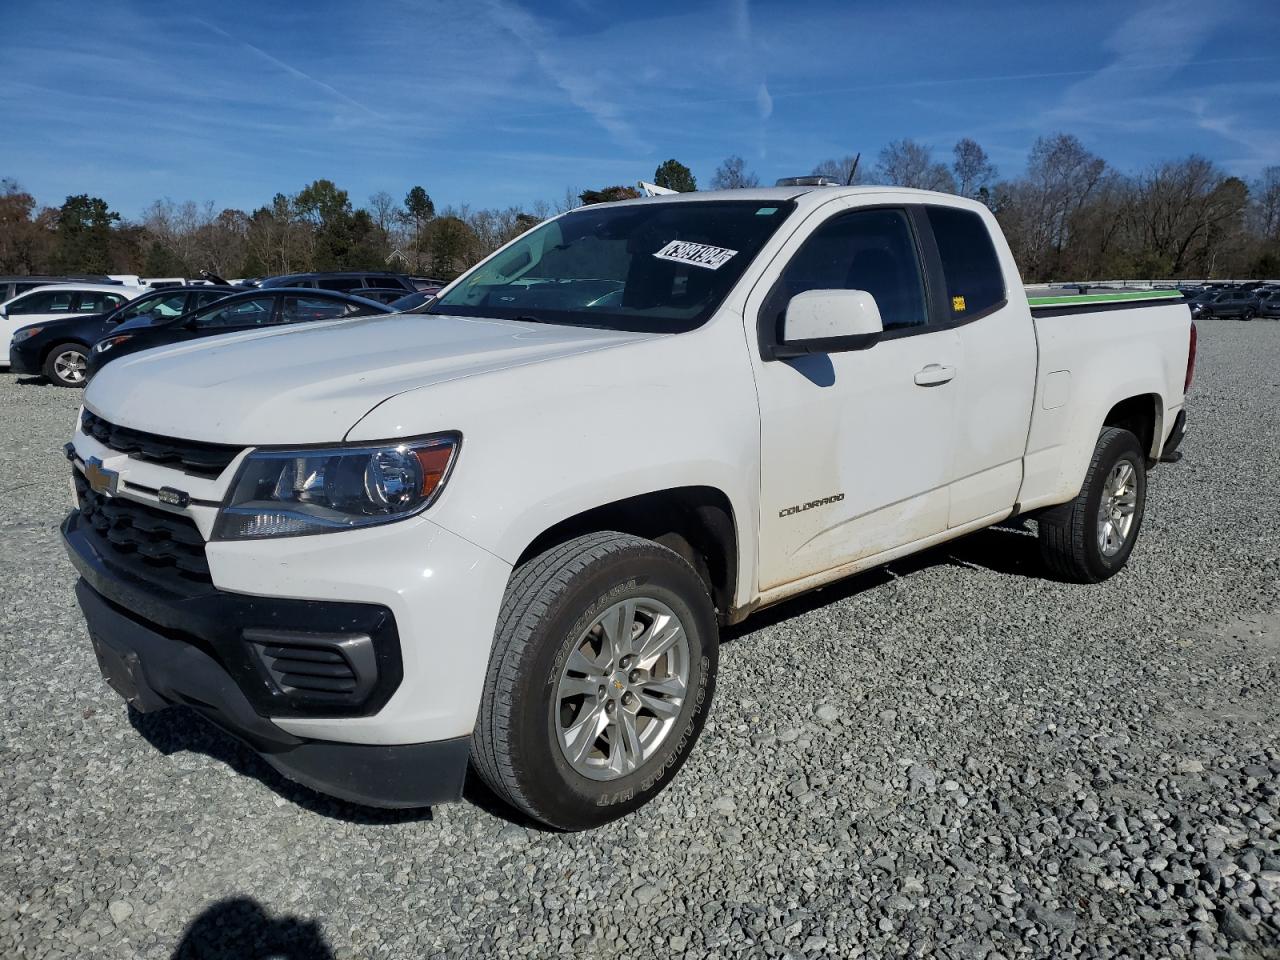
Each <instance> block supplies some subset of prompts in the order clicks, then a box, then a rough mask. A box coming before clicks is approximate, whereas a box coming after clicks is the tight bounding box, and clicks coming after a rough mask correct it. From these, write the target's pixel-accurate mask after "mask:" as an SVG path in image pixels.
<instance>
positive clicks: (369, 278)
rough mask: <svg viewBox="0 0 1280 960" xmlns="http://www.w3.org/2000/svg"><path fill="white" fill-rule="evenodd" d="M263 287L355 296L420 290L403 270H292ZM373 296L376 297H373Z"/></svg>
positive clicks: (261, 284)
mask: <svg viewBox="0 0 1280 960" xmlns="http://www.w3.org/2000/svg"><path fill="white" fill-rule="evenodd" d="M258 286H259V287H260V288H262V289H270V288H272V287H306V288H307V289H311V290H334V291H337V292H338V293H350V294H352V295H353V296H357V297H363V296H367V292H369V291H373V290H400V291H402V293H401V296H404V294H406V293H413V292H414V291H415V290H417V289H418V288H417V286H415V285H414V282H413V281H412V280H410V279H409V278H408V277H406V276H405V275H404V274H401V273H392V272H391V271H389V270H344V271H342V272H331V273H289V274H285V275H284V276H281V277H267V279H265V280H260V281H258ZM371 299H373V298H371Z"/></svg>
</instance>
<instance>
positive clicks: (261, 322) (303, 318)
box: [87, 287, 393, 378]
mask: <svg viewBox="0 0 1280 960" xmlns="http://www.w3.org/2000/svg"><path fill="white" fill-rule="evenodd" d="M391 312H393V311H392V310H391V308H390V307H388V306H386V305H385V304H381V303H377V302H375V301H373V300H364V299H362V298H360V297H353V296H349V295H348V294H345V293H334V292H333V291H331V290H306V289H293V288H289V287H275V288H272V289H270V290H246V291H244V292H242V293H234V294H231V295H230V296H223V297H220V298H219V299H218V300H217V302H216V303H211V304H210V305H208V306H206V307H202V308H200V309H198V310H196V311H194V312H192V313H186V314H183V315H182V316H179V317H169V318H158V317H154V316H151V315H148V316H141V317H138V318H136V319H133V320H129V321H126V322H125V323H122V324H120V325H119V326H118V327H116V328H115V329H114V330H113V331H111V333H110V334H108V335H107V336H105V337H103V338H102V339H100V340H98V341H97V342H96V343H95V344H94V345H93V349H92V350H91V351H90V352H89V365H88V371H87V374H88V376H89V377H90V378H92V377H93V375H94V374H95V373H97V372H98V370H100V369H101V368H102V367H103V366H104V365H105V364H107V363H110V362H111V361H113V360H119V359H120V358H121V357H124V356H128V355H129V354H131V353H137V352H138V351H140V350H150V349H151V348H152V347H159V346H164V345H166V344H173V343H184V342H186V341H188V340H198V339H200V338H201V337H212V336H217V335H218V334H222V333H231V332H232V331H235V330H241V331H243V330H253V329H256V328H259V327H280V326H284V325H286V324H292V323H309V322H311V321H315V320H336V319H338V318H340V317H354V316H359V315H363V314H370V313H391Z"/></svg>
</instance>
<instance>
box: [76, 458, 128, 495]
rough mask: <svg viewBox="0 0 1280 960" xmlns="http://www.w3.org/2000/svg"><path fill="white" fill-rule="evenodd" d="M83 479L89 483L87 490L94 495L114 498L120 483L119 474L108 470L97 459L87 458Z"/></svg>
mask: <svg viewBox="0 0 1280 960" xmlns="http://www.w3.org/2000/svg"><path fill="white" fill-rule="evenodd" d="M84 478H85V479H86V480H87V481H89V489H90V490H92V491H93V492H94V493H105V494H106V495H107V496H114V495H115V492H116V487H117V486H118V485H119V483H120V474H119V473H117V472H116V471H115V470H108V469H107V468H106V467H104V466H103V465H102V461H101V460H99V459H98V458H97V457H88V458H87V459H86V460H85V462H84Z"/></svg>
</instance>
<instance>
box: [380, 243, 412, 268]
mask: <svg viewBox="0 0 1280 960" xmlns="http://www.w3.org/2000/svg"><path fill="white" fill-rule="evenodd" d="M393 261H394V262H396V263H399V264H400V265H401V266H402V267H407V266H409V265H410V264H411V263H412V262H413V261H412V260H410V259H409V257H408V256H407V255H406V254H405V252H404V251H403V250H401V249H400V248H399V247H396V248H395V249H394V250H392V251H391V252H390V253H388V254H387V257H386V259H385V260H383V263H385V264H386V265H387V266H388V267H389V266H391V264H392V262H393Z"/></svg>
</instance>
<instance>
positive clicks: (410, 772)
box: [73, 551, 471, 807]
mask: <svg viewBox="0 0 1280 960" xmlns="http://www.w3.org/2000/svg"><path fill="white" fill-rule="evenodd" d="M73 555H74V551H73ZM76 599H77V600H78V601H79V603H80V608H81V610H82V611H83V612H84V617H85V622H86V624H87V625H88V628H89V636H90V638H91V639H92V641H93V648H94V653H95V655H96V656H97V658H98V665H99V667H100V669H101V670H102V674H103V676H104V677H105V678H106V680H107V682H108V683H109V684H110V685H111V686H112V688H113V689H115V690H116V692H117V693H119V694H120V695H121V696H122V697H124V698H125V700H126V701H128V702H129V703H130V704H131V705H132V706H133V707H134V708H135V709H137V710H139V711H140V712H143V713H149V712H153V711H156V710H163V709H165V708H167V707H169V706H173V705H177V704H182V705H185V706H188V707H190V708H192V709H193V710H195V711H196V712H197V713H199V714H200V715H202V716H203V717H205V718H206V719H208V720H210V721H212V722H213V723H215V724H216V725H217V726H219V727H221V728H222V729H223V730H226V731H227V732H228V733H230V734H232V735H233V736H235V737H237V738H238V739H240V740H241V741H243V742H244V743H246V744H247V745H248V746H250V747H251V748H253V749H254V750H255V751H257V752H258V753H259V754H260V755H261V756H262V757H263V759H265V760H266V761H267V762H268V763H269V764H271V766H273V767H274V768H275V769H276V770H278V771H280V773H282V774H284V775H285V776H287V777H289V778H290V779H291V780H295V781H297V782H298V783H301V784H304V785H305V786H308V787H311V788H312V789H315V790H319V791H321V792H322V793H327V794H329V795H331V796H335V797H339V798H341V799H343V800H348V801H351V802H354V803H361V804H367V805H369V806H376V807H420V806H430V805H432V804H437V803H444V802H447V801H450V800H457V799H458V798H459V797H461V796H462V787H463V784H464V782H465V779H466V772H467V763H468V760H469V758H470V750H471V747H470V739H469V738H467V737H459V738H455V739H452V740H442V741H437V742H434V743H411V744H388V745H377V744H358V743H337V742H333V741H324V740H311V739H305V738H302V737H298V736H295V735H293V734H291V733H288V732H286V731H285V730H282V729H281V728H280V727H278V726H277V725H276V724H274V723H273V722H272V721H271V720H270V719H268V718H266V717H263V716H262V715H261V714H260V713H258V712H257V711H256V710H255V709H254V707H253V705H252V704H251V703H250V701H249V699H248V697H246V696H245V693H244V691H243V690H242V689H241V687H240V685H239V684H238V683H236V681H235V680H233V679H232V677H231V675H230V674H229V673H228V672H227V671H226V670H225V669H224V668H223V666H222V665H221V664H220V663H219V662H218V661H217V660H216V659H214V657H213V656H211V655H210V653H208V652H206V651H205V650H203V649H201V648H200V647H199V646H198V645H196V644H193V643H191V642H188V641H186V640H184V639H181V638H179V637H175V636H169V635H166V634H165V633H162V632H160V631H159V630H157V629H155V627H154V625H151V624H148V623H146V622H144V621H140V620H139V619H137V618H136V617H135V616H134V615H132V614H130V613H128V612H126V611H125V610H124V609H122V608H121V607H119V606H117V605H116V604H114V603H112V602H111V601H109V600H108V599H107V598H106V597H104V596H102V594H100V593H98V592H97V591H96V590H95V589H94V588H93V587H92V586H90V584H89V583H88V582H87V581H86V580H85V579H83V578H82V579H81V580H80V581H79V582H78V583H77V584H76Z"/></svg>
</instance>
